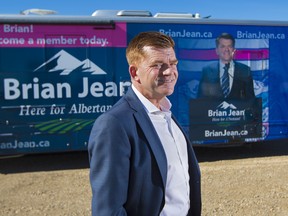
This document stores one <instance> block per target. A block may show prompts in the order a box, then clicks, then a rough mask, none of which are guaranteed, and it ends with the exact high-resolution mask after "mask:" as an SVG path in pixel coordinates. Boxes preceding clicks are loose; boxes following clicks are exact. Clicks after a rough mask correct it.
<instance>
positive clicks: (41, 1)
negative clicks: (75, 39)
mask: <svg viewBox="0 0 288 216" xmlns="http://www.w3.org/2000/svg"><path fill="white" fill-rule="evenodd" d="M1 1H2V4H1V7H0V14H19V13H20V11H23V10H26V9H31V8H37V9H49V10H54V11H57V15H72V16H86V15H87V16H90V15H91V14H92V13H93V12H94V11H95V10H147V11H150V12H151V13H152V14H153V15H155V14H156V13H158V12H159V13H160V12H162V13H164V12H165V13H191V14H196V13H199V14H200V16H201V17H206V16H211V18H214V19H236V20H272V21H276V20H278V21H288V12H287V9H288V1H287V0H258V1H257V0H237V1H236V0H230V1H227V0H226V1H225V0H175V1H172V0H142V1H141V0H102V1H99V0H9V1H5V3H3V1H4V0H0V2H1ZM211 18H210V19H211Z"/></svg>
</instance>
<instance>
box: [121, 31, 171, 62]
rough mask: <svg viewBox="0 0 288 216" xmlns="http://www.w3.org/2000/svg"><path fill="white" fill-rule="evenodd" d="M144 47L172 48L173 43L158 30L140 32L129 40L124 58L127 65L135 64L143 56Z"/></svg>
mask: <svg viewBox="0 0 288 216" xmlns="http://www.w3.org/2000/svg"><path fill="white" fill-rule="evenodd" d="M144 47H153V48H173V49H174V47H175V43H174V41H173V39H172V38H171V37H169V36H168V35H166V34H163V33H160V32H142V33H140V34H138V35H137V36H136V37H134V38H133V39H132V40H131V41H130V43H129V45H128V47H127V49H126V58H127V61H128V64H129V65H131V64H137V63H139V61H141V60H142V59H143V58H144V57H145V54H146V53H145V50H144V49H143V48H144Z"/></svg>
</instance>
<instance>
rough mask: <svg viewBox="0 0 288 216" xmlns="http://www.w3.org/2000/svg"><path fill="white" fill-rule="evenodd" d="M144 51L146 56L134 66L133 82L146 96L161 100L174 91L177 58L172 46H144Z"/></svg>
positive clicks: (176, 75)
mask: <svg viewBox="0 0 288 216" xmlns="http://www.w3.org/2000/svg"><path fill="white" fill-rule="evenodd" d="M144 51H145V53H146V56H145V58H143V59H142V61H140V62H139V64H138V65H137V67H136V73H135V76H134V77H133V80H134V82H133V83H134V84H135V86H136V87H137V89H138V90H139V91H140V92H141V93H142V94H143V95H144V96H145V97H146V98H148V99H151V100H153V99H156V100H161V99H162V98H163V97H165V96H168V95H171V94H172V93H173V91H174V86H175V84H176V81H177V78H178V71H177V67H176V65H177V63H178V60H177V59H176V56H175V52H174V49H173V48H164V49H161V48H153V47H144Z"/></svg>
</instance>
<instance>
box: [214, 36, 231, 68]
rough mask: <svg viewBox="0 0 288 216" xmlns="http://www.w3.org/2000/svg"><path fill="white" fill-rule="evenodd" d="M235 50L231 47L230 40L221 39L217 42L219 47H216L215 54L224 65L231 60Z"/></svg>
mask: <svg viewBox="0 0 288 216" xmlns="http://www.w3.org/2000/svg"><path fill="white" fill-rule="evenodd" d="M234 52H235V48H234V47H233V43H232V40H229V39H223V38H221V39H220V40H219V45H218V47H216V53H217V55H218V56H219V59H220V60H221V61H222V62H223V63H224V64H225V63H229V62H230V61H231V60H232V59H233V55H234Z"/></svg>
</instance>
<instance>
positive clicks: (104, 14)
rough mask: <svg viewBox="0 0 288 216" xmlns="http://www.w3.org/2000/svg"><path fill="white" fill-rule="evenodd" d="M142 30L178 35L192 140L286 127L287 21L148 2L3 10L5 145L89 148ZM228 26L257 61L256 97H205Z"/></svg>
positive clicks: (0, 91) (274, 134)
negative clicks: (147, 7) (208, 14)
mask: <svg viewBox="0 0 288 216" xmlns="http://www.w3.org/2000/svg"><path fill="white" fill-rule="evenodd" d="M142 31H158V32H162V33H164V34H167V35H169V36H171V37H172V38H173V39H174V41H175V44H176V46H175V52H176V55H177V58H178V60H179V63H178V66H177V67H178V72H179V78H178V82H177V84H176V86H175V91H174V93H173V94H172V95H171V96H169V99H170V101H171V103H172V112H173V114H174V116H175V117H176V119H177V120H178V121H179V123H180V125H181V126H182V128H183V129H184V131H185V132H186V133H187V135H188V136H189V138H190V140H191V142H192V144H193V145H195V146H203V147H205V146H223V145H224V146H229V145H235V144H245V143H255V142H261V141H264V140H276V139H282V138H287V137H288V134H287V132H288V126H287V123H288V122H287V121H288V114H287V110H288V52H287V50H288V22H280V21H279V22H278V21H277V22H276V21H247V20H216V19H210V18H209V19H208V18H206V19H205V18H203V19H201V18H197V17H196V18H195V16H194V15H192V14H182V15H181V14H164V13H162V14H161V13H159V14H155V15H152V14H151V13H150V12H149V11H96V12H95V13H93V15H92V16H59V15H57V16H56V15H43V16H34V15H0V47H1V49H0V80H1V85H0V115H1V118H0V122H1V123H0V155H13V154H30V153H47V152H67V151H83V150H86V149H87V143H88V139H89V133H90V130H91V128H92V126H93V123H94V121H95V119H96V118H97V117H98V116H99V115H101V114H102V113H104V112H106V111H107V110H109V109H110V108H111V107H112V106H113V104H115V103H116V102H117V101H118V100H119V98H120V97H121V96H122V95H123V94H125V92H126V90H127V89H128V88H129V87H130V85H131V82H130V76H129V72H128V64H127V61H126V57H125V51H126V47H127V44H128V43H129V41H130V40H131V39H132V38H133V37H134V36H135V35H137V34H138V33H139V32H142ZM223 32H227V33H229V34H231V35H233V36H234V37H235V40H236V45H235V46H236V53H235V56H234V60H235V61H238V62H241V63H243V64H245V65H247V66H248V67H249V68H250V69H251V74H252V77H253V88H254V93H255V97H254V98H249V99H245V98H239V99H231V100H230V99H225V98H222V99H221V98H217V99H211V98H208V99H207V98H206V99H205V98H198V90H199V89H198V88H199V82H200V79H201V76H202V69H203V68H204V67H205V66H206V65H208V64H210V63H213V62H217V61H219V60H218V56H217V55H216V52H215V39H216V38H217V36H218V35H220V34H221V33H223ZM207 88H209V87H207ZM115 145H117V143H115Z"/></svg>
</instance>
